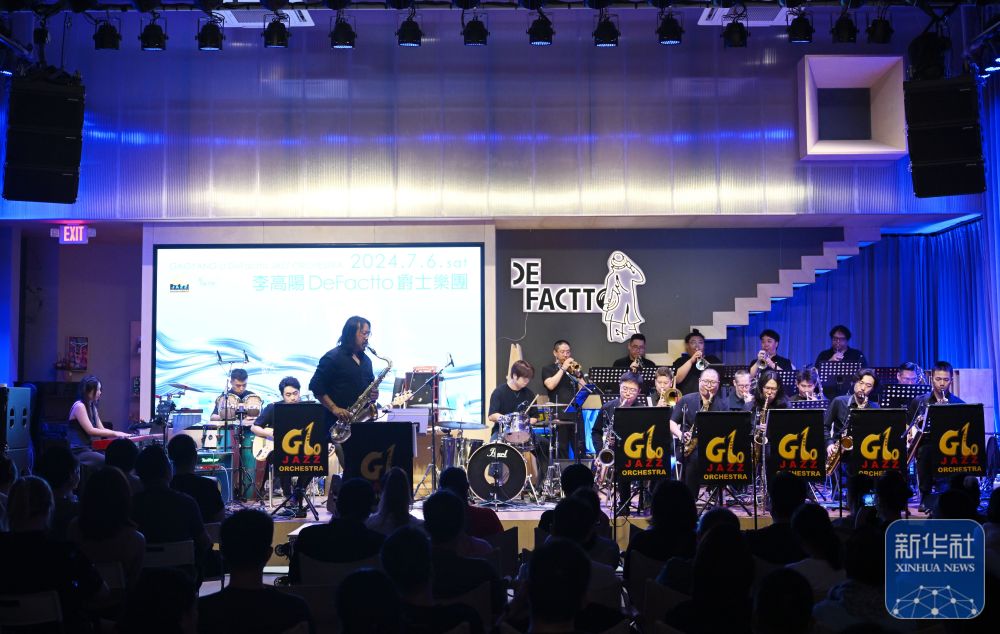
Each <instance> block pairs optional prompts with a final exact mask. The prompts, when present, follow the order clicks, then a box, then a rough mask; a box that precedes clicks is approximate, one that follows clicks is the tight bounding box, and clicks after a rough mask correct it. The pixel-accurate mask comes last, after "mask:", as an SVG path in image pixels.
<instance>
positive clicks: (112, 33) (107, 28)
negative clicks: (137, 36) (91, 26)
mask: <svg viewBox="0 0 1000 634" xmlns="http://www.w3.org/2000/svg"><path fill="white" fill-rule="evenodd" d="M121 41H122V36H121V34H120V33H119V32H118V29H117V28H115V25H114V24H112V23H111V20H101V21H100V22H98V23H97V28H96V29H95V31H94V50H96V51H117V50H118V44H119V43H120V42H121Z"/></svg>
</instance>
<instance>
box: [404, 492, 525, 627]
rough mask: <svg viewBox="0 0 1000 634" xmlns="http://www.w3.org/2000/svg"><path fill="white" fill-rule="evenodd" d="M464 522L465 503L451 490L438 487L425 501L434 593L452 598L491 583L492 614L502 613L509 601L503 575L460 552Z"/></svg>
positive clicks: (435, 596)
mask: <svg viewBox="0 0 1000 634" xmlns="http://www.w3.org/2000/svg"><path fill="white" fill-rule="evenodd" d="M464 524H465V503H464V502H462V500H461V499H459V497H458V496H457V495H455V494H454V493H452V492H450V491H438V492H437V493H435V494H434V495H432V496H430V497H429V498H427V499H426V500H425V501H424V530H426V531H427V535H428V536H430V538H431V546H432V550H431V559H432V567H433V570H434V575H433V580H434V581H433V594H434V598H436V599H451V598H454V597H458V596H461V595H463V594H466V593H467V592H470V591H472V590H474V589H476V588H478V587H479V586H481V585H482V584H484V583H489V584H490V596H491V598H492V607H493V614H494V615H497V614H500V611H501V610H503V606H504V604H505V603H506V601H507V594H506V592H505V591H504V588H503V584H502V583H501V582H500V577H499V576H498V575H497V571H496V570H494V569H493V566H492V565H491V564H490V563H489V562H487V561H484V560H482V559H473V558H471V557H463V556H462V555H461V554H459V552H458V548H459V545H460V543H461V541H462V538H463V537H467V536H466V535H465V534H464V533H463V532H462V527H463V526H464Z"/></svg>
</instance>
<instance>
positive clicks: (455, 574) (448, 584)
mask: <svg viewBox="0 0 1000 634" xmlns="http://www.w3.org/2000/svg"><path fill="white" fill-rule="evenodd" d="M303 532H305V531H303ZM431 569H432V570H433V571H434V575H433V580H432V583H433V593H434V598H435V599H453V598H455V597H460V596H462V595H463V594H466V593H467V592H471V591H472V590H475V589H476V588H478V587H479V586H481V585H483V584H484V583H486V582H489V584H490V604H491V607H492V608H493V614H500V613H501V612H502V611H503V607H504V605H505V604H506V603H507V592H506V590H504V587H503V583H501V582H500V576H499V575H497V572H496V571H495V570H493V566H492V565H491V564H490V562H488V561H486V560H485V559H472V558H470V557H460V556H459V555H458V554H456V553H455V552H454V551H452V550H448V549H446V548H437V547H435V548H433V549H432V551H431Z"/></svg>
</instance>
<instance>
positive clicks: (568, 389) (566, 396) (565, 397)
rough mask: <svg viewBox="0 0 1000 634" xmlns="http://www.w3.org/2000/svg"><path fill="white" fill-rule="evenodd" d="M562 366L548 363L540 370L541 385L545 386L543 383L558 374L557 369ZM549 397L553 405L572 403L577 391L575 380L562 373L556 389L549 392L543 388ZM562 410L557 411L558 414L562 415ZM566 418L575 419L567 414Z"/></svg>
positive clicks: (573, 415) (574, 416)
mask: <svg viewBox="0 0 1000 634" xmlns="http://www.w3.org/2000/svg"><path fill="white" fill-rule="evenodd" d="M561 367H562V366H561V365H559V364H558V363H550V364H549V365H547V366H545V367H543V368H542V385H545V381H546V380H548V379H550V378H552V377H554V376H555V375H556V374H558V373H559V368H561ZM545 389H546V391H547V392H548V395H549V401H551V402H553V403H572V402H573V397H575V396H576V393H577V392H578V391H579V387H578V385H577V382H576V379H575V378H574V377H572V376H570V375H569V374H568V373H566V372H563V375H562V378H561V379H559V384H558V385H556V389H554V390H550V389H548V388H545ZM564 412H565V410H564V409H561V410H559V414H560V415H561V414H563V413H564ZM566 417H567V418H576V415H575V414H567V415H566Z"/></svg>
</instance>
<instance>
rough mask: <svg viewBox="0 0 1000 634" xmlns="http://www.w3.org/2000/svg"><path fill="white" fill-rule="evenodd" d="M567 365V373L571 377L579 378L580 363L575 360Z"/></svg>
mask: <svg viewBox="0 0 1000 634" xmlns="http://www.w3.org/2000/svg"><path fill="white" fill-rule="evenodd" d="M567 365H568V366H569V367H568V368H567V369H566V372H567V373H569V374H572V375H573V376H580V370H581V369H582V368H581V367H580V362H579V361H577V360H576V359H573V360H572V361H570V362H569V363H568V364H567Z"/></svg>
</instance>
